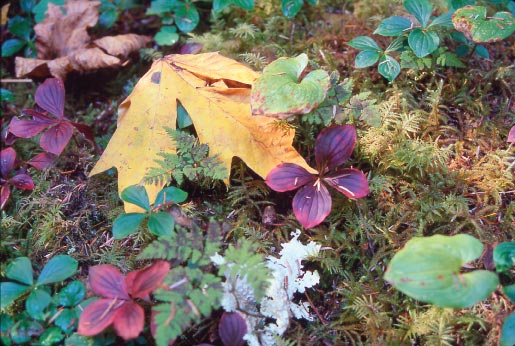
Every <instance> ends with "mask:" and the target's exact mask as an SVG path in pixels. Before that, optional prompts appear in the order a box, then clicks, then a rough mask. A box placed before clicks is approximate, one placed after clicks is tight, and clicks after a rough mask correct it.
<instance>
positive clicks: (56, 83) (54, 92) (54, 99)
mask: <svg viewBox="0 0 515 346" xmlns="http://www.w3.org/2000/svg"><path fill="white" fill-rule="evenodd" d="M34 99H35V100H36V103H37V104H38V105H39V106H40V107H41V108H43V109H44V110H46V111H47V112H49V113H51V114H53V115H55V116H56V117H58V118H63V117H64V84H63V81H62V80H61V79H59V78H47V79H46V80H45V81H44V82H43V84H41V85H40V86H39V87H38V89H37V90H36V95H35V96H34Z"/></svg>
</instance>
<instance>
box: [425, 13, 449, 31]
mask: <svg viewBox="0 0 515 346" xmlns="http://www.w3.org/2000/svg"><path fill="white" fill-rule="evenodd" d="M453 14H454V12H452V11H449V12H447V13H444V14H442V15H441V16H439V17H436V18H435V19H434V20H433V21H432V22H431V24H429V25H428V27H429V28H430V27H434V26H443V27H444V28H448V29H452V28H453V25H452V15H453Z"/></svg>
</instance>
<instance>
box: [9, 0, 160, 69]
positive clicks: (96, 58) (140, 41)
mask: <svg viewBox="0 0 515 346" xmlns="http://www.w3.org/2000/svg"><path fill="white" fill-rule="evenodd" d="M99 6H100V2H98V1H88V0H79V1H68V2H67V3H66V4H65V5H63V6H57V5H54V4H52V3H49V4H48V10H47V12H46V17H45V20H44V21H43V22H41V23H39V24H37V25H36V26H34V31H35V32H36V49H37V53H38V59H26V58H22V57H16V60H15V70H16V76H17V77H37V78H43V77H47V76H49V75H52V76H55V77H59V78H61V79H65V78H66V75H67V74H68V73H69V72H71V71H78V72H85V71H91V70H96V69H99V68H105V67H114V66H119V65H120V64H121V60H120V58H126V57H127V56H128V55H129V54H130V53H131V52H133V51H136V50H138V49H140V48H141V47H144V46H145V45H146V44H147V43H148V42H150V40H151V39H150V37H148V36H142V35H136V34H126V35H117V36H106V37H103V38H100V39H97V40H95V41H91V37H90V36H89V34H88V31H87V30H88V28H91V27H93V26H95V24H96V23H97V21H98V8H99Z"/></svg>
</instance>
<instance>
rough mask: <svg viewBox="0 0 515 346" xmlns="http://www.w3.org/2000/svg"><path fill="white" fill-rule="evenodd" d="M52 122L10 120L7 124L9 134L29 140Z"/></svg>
mask: <svg viewBox="0 0 515 346" xmlns="http://www.w3.org/2000/svg"><path fill="white" fill-rule="evenodd" d="M53 123H54V121H52V122H47V121H42V120H41V119H39V118H36V119H34V120H20V119H18V118H12V119H11V122H10V123H9V132H10V133H12V134H13V135H15V136H17V137H21V138H31V137H34V136H36V135H37V134H39V133H40V132H41V131H43V130H44V129H46V128H47V127H48V126H50V125H52V124H53Z"/></svg>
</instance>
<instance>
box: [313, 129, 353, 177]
mask: <svg viewBox="0 0 515 346" xmlns="http://www.w3.org/2000/svg"><path fill="white" fill-rule="evenodd" d="M355 145H356V129H355V128H354V126H352V125H332V126H329V127H326V128H324V129H323V130H322V131H321V132H320V134H319V135H318V137H317V140H316V143H315V160H316V163H317V169H318V170H319V171H320V172H321V173H324V171H325V169H329V170H330V169H333V168H336V167H338V166H340V165H342V164H343V163H344V162H345V161H347V160H348V159H349V158H350V156H351V155H352V152H353V151H354V146H355Z"/></svg>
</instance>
